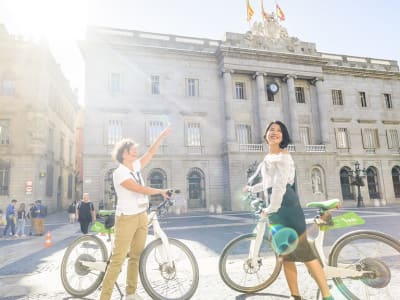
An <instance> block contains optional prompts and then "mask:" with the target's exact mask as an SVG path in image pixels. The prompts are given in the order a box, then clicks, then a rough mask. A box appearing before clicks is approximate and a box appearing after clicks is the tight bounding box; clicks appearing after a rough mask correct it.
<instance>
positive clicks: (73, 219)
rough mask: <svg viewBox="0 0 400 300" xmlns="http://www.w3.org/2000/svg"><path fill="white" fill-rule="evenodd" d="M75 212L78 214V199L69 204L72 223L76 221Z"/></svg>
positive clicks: (70, 221)
mask: <svg viewBox="0 0 400 300" xmlns="http://www.w3.org/2000/svg"><path fill="white" fill-rule="evenodd" d="M75 214H76V201H72V203H71V204H70V205H69V206H68V221H69V223H70V224H74V223H75Z"/></svg>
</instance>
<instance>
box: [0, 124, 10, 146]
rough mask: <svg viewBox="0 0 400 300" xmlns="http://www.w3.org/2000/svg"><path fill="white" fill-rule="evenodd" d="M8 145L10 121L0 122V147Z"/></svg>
mask: <svg viewBox="0 0 400 300" xmlns="http://www.w3.org/2000/svg"><path fill="white" fill-rule="evenodd" d="M9 144H10V121H9V120H0V145H9Z"/></svg>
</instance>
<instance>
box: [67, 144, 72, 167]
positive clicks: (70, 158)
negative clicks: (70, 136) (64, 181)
mask: <svg viewBox="0 0 400 300" xmlns="http://www.w3.org/2000/svg"><path fill="white" fill-rule="evenodd" d="M72 149H73V145H72V142H69V146H68V164H69V165H73V161H72V157H73V156H72Z"/></svg>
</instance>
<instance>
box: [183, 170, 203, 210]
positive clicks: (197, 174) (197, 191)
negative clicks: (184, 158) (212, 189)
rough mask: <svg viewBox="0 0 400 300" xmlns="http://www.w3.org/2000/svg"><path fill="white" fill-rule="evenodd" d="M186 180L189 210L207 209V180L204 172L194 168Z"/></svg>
mask: <svg viewBox="0 0 400 300" xmlns="http://www.w3.org/2000/svg"><path fill="white" fill-rule="evenodd" d="M186 180H187V185H188V196H189V197H188V206H189V208H204V207H206V197H205V178H204V173H203V171H202V170H201V169H199V168H192V169H191V170H190V171H189V173H188V175H187V177H186Z"/></svg>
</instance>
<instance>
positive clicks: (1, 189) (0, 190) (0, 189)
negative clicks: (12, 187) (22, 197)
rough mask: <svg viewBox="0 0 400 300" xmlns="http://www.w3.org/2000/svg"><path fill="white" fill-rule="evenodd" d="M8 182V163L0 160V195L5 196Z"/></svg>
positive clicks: (7, 191)
mask: <svg viewBox="0 0 400 300" xmlns="http://www.w3.org/2000/svg"><path fill="white" fill-rule="evenodd" d="M9 184H10V164H9V163H6V162H3V161H1V160H0V195H3V196H7V195H8V193H9Z"/></svg>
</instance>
